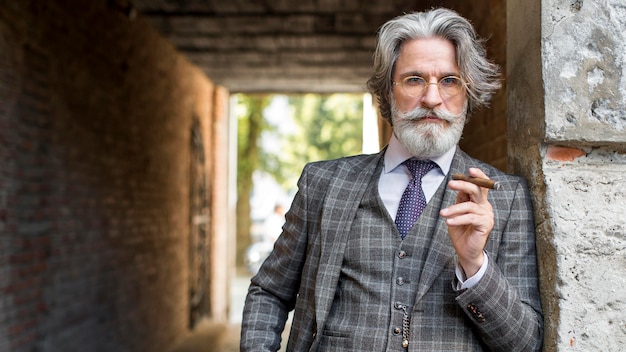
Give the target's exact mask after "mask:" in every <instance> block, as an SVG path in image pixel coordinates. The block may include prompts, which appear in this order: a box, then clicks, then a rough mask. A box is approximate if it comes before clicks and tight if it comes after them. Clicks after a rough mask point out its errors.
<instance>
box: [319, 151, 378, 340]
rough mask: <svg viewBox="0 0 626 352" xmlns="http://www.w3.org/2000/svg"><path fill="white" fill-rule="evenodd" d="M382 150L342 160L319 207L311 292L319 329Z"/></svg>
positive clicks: (328, 307) (324, 318)
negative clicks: (318, 244) (317, 260)
mask: <svg viewBox="0 0 626 352" xmlns="http://www.w3.org/2000/svg"><path fill="white" fill-rule="evenodd" d="M383 155H384V150H383V151H381V152H380V153H378V154H376V155H373V156H371V157H369V158H365V159H361V160H358V161H357V163H355V162H354V159H342V160H340V161H339V164H338V166H337V171H336V172H335V174H334V175H333V177H332V180H331V182H330V184H329V186H328V190H327V192H326V198H325V200H324V205H323V207H322V209H323V210H322V212H323V214H322V222H321V228H320V232H321V233H320V241H321V253H320V265H319V271H318V273H317V284H316V290H315V304H316V310H315V314H316V320H317V322H318V328H321V327H323V324H324V322H325V321H326V318H327V316H328V313H329V311H330V308H331V307H330V306H331V304H332V300H333V298H334V296H335V290H336V288H337V283H338V280H339V274H340V272H341V264H342V261H343V256H344V252H345V249H346V242H347V239H348V233H349V231H350V228H351V225H352V221H353V219H354V217H355V214H356V212H357V210H358V207H359V203H360V202H361V199H362V198H363V194H364V192H365V190H366V189H367V185H368V183H369V182H370V180H371V179H372V177H375V176H376V171H377V170H380V169H379V166H380V165H382V164H381V163H382V156H383Z"/></svg>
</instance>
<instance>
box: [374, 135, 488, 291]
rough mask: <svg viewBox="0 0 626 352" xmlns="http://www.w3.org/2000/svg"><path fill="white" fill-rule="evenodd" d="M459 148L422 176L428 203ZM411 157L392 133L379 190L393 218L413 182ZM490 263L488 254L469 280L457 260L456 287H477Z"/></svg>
mask: <svg viewBox="0 0 626 352" xmlns="http://www.w3.org/2000/svg"><path fill="white" fill-rule="evenodd" d="M455 151H456V146H454V147H452V148H451V149H450V150H448V151H447V152H445V153H444V154H443V155H441V156H438V157H436V158H433V159H431V160H432V161H433V162H435V164H437V166H439V167H436V168H433V169H432V170H430V171H429V172H428V173H427V174H426V175H424V177H422V190H423V191H424V196H425V197H426V202H429V201H430V199H431V198H432V197H433V195H434V194H435V192H436V191H437V188H439V185H441V182H443V181H444V180H445V179H446V175H448V172H449V171H450V165H451V164H452V158H453V157H454V152H455ZM410 158H412V156H411V154H410V153H409V152H408V151H407V150H406V148H405V147H404V146H403V145H402V143H400V141H398V139H397V138H396V136H395V135H394V134H392V135H391V139H390V140H389V145H388V146H387V150H386V151H385V160H384V165H383V171H382V173H381V175H380V178H379V180H378V193H379V194H380V197H381V198H382V200H383V203H384V204H385V208H387V211H388V212H389V215H391V218H393V219H395V218H396V213H397V212H398V205H399V204H400V198H401V197H402V193H404V189H405V188H406V186H407V185H408V184H409V182H410V181H411V172H410V171H409V169H407V167H406V166H404V165H402V163H403V162H404V161H405V160H407V159H410ZM488 262H489V259H488V257H487V255H486V254H485V261H484V263H483V265H482V266H481V268H480V270H478V272H477V273H476V274H475V275H474V276H472V277H470V278H467V279H465V277H464V276H465V275H464V273H463V269H461V267H460V266H459V265H458V263H457V267H456V276H457V279H458V281H459V282H458V283H459V285H457V287H456V288H457V289H466V288H470V287H472V286H474V285H475V284H476V283H477V282H478V281H480V279H481V278H482V277H483V275H484V274H485V271H486V270H487V264H488Z"/></svg>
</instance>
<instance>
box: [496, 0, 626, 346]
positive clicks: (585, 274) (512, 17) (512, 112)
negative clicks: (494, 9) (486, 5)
mask: <svg viewBox="0 0 626 352" xmlns="http://www.w3.org/2000/svg"><path fill="white" fill-rule="evenodd" d="M507 42H508V47H507V77H508V91H507V94H508V98H507V103H508V104H507V105H508V107H507V110H508V118H509V122H508V139H509V147H508V155H509V166H510V168H511V169H512V170H513V172H515V173H519V174H523V175H524V176H526V177H527V178H528V180H529V182H530V184H531V188H532V190H533V194H534V195H535V200H534V204H535V214H536V217H537V219H536V220H537V224H538V228H537V230H538V249H539V255H540V275H541V288H542V301H543V308H544V313H545V321H546V335H545V341H544V350H545V351H565V350H567V351H572V350H574V351H618V350H620V349H622V348H623V346H625V345H626V315H625V314H624V312H625V311H626V275H625V273H626V206H625V205H626V204H625V199H626V197H625V196H626V190H624V186H625V185H626V176H625V175H626V130H625V128H626V46H625V44H624V43H625V42H626V6H624V3H623V0H607V1H583V0H576V1H563V0H512V1H507Z"/></svg>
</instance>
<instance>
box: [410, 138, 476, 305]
mask: <svg viewBox="0 0 626 352" xmlns="http://www.w3.org/2000/svg"><path fill="white" fill-rule="evenodd" d="M467 160H468V157H467V156H466V155H465V153H463V152H462V151H461V150H459V149H458V148H457V151H456V153H455V155H454V159H453V160H452V164H451V165H450V171H449V172H448V176H447V177H446V179H445V180H444V181H443V183H442V185H441V186H440V187H445V190H444V191H443V199H442V203H441V207H440V208H435V209H433V210H432V211H433V212H436V214H433V216H436V217H437V224H436V225H435V229H434V231H433V234H432V236H433V238H432V240H431V242H430V248H429V249H428V255H427V257H426V262H425V263H424V266H423V269H422V275H421V276H420V281H419V284H418V287H417V293H416V298H415V302H418V301H419V300H420V299H421V298H422V297H423V296H424V294H426V292H428V290H429V289H430V287H431V286H432V284H433V282H434V281H435V279H437V277H438V276H439V275H440V274H441V272H442V271H443V270H444V268H445V267H446V265H447V264H448V263H449V262H450V261H451V260H454V255H455V252H454V247H452V242H450V237H449V236H448V226H447V225H446V223H445V219H443V218H440V217H439V214H438V213H439V209H443V208H446V207H449V206H451V205H453V204H454V203H455V202H456V194H457V192H456V191H453V190H451V189H449V188H448V181H449V180H450V175H451V174H453V173H466V172H467V168H468V167H469V165H468V164H467V162H466V161H467Z"/></svg>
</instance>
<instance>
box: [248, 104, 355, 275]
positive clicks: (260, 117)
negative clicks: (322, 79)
mask: <svg viewBox="0 0 626 352" xmlns="http://www.w3.org/2000/svg"><path fill="white" fill-rule="evenodd" d="M275 97H276V96H272V95H243V94H239V95H238V96H237V100H238V104H237V111H236V116H237V121H238V166H237V264H238V265H241V264H242V263H243V257H244V254H245V250H246V248H247V247H248V246H249V245H250V242H251V238H250V228H251V225H252V221H251V218H250V214H251V212H250V210H251V208H250V195H251V194H252V187H253V182H252V181H253V179H252V176H253V173H254V171H256V170H260V171H264V172H266V173H268V174H270V175H271V176H272V177H273V178H274V179H275V180H276V181H277V182H278V183H279V184H281V185H282V186H283V187H284V189H285V191H288V192H289V191H293V190H294V189H295V187H296V182H297V179H298V177H299V176H300V173H301V171H302V168H303V167H304V165H305V164H306V163H307V162H310V161H316V160H326V159H335V158H339V157H342V156H348V155H354V154H358V153H360V152H361V147H362V134H363V96H362V95H356V94H332V95H319V94H305V95H292V96H288V108H287V109H286V110H285V111H284V112H282V113H281V114H284V116H271V118H267V117H266V116H264V114H265V112H266V111H265V110H266V108H267V107H268V105H269V104H270V103H271V101H272V99H274V98H275ZM283 97H284V96H283ZM286 124H288V125H289V127H290V128H287V129H285V128H282V127H285V125H286Z"/></svg>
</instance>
